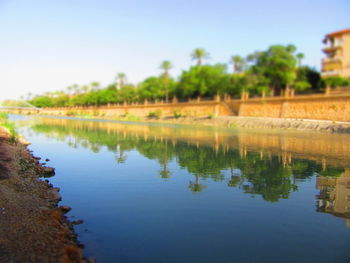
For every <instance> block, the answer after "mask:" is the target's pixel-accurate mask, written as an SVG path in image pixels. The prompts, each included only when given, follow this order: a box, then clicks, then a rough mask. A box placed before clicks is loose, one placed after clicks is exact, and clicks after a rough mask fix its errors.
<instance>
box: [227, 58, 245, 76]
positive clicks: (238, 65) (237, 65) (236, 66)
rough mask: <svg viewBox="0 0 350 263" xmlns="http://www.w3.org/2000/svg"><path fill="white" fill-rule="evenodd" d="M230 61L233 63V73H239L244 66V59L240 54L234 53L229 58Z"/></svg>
mask: <svg viewBox="0 0 350 263" xmlns="http://www.w3.org/2000/svg"><path fill="white" fill-rule="evenodd" d="M230 63H231V64H232V65H233V73H241V72H243V70H244V68H245V60H244V58H242V57H241V56H238V55H235V56H232V57H231V59H230Z"/></svg>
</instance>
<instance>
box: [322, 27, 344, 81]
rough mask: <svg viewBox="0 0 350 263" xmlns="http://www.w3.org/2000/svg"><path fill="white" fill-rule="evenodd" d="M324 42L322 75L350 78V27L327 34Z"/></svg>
mask: <svg viewBox="0 0 350 263" xmlns="http://www.w3.org/2000/svg"><path fill="white" fill-rule="evenodd" d="M323 43H324V44H325V46H324V48H323V49H322V51H323V52H324V53H325V55H326V57H325V58H324V59H323V60H322V77H331V76H343V77H347V78H350V28H348V29H344V30H340V31H336V32H333V33H329V34H327V35H326V36H325V38H324V40H323Z"/></svg>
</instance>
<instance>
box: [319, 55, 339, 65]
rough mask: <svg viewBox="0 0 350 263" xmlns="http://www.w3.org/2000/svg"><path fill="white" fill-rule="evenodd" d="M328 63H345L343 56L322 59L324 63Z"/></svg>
mask: <svg viewBox="0 0 350 263" xmlns="http://www.w3.org/2000/svg"><path fill="white" fill-rule="evenodd" d="M327 63H343V58H342V57H340V56H336V57H328V58H324V59H322V64H327Z"/></svg>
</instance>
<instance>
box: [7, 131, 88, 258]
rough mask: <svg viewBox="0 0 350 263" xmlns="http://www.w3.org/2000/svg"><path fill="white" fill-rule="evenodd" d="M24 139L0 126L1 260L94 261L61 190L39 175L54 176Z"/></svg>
mask: <svg viewBox="0 0 350 263" xmlns="http://www.w3.org/2000/svg"><path fill="white" fill-rule="evenodd" d="M26 144H27V143H26V142H23V140H18V142H13V141H10V136H9V134H8V133H7V131H6V130H5V129H3V128H2V127H0V262H13V263H15V262H26V263H29V262H36V263H40V262H64V263H68V262H92V261H91V260H85V259H83V253H82V248H81V247H80V246H79V244H78V242H77V239H76V235H75V234H74V231H73V227H72V223H70V222H69V221H68V220H67V217H66V216H65V213H66V212H67V211H69V210H70V208H69V207H66V206H63V207H58V206H57V205H58V202H59V201H60V200H61V196H60V195H59V193H58V192H59V189H58V188H54V187H53V186H52V185H51V184H50V183H49V182H48V181H47V180H40V179H39V178H40V177H47V176H52V175H53V174H54V169H53V168H50V167H45V166H43V165H42V164H41V163H40V161H39V160H40V158H37V157H34V156H33V155H32V154H31V153H30V151H29V150H28V149H27V148H26Z"/></svg>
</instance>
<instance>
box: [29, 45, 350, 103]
mask: <svg viewBox="0 0 350 263" xmlns="http://www.w3.org/2000/svg"><path fill="white" fill-rule="evenodd" d="M191 58H192V60H195V61H196V65H193V66H191V67H190V68H189V69H187V70H183V71H182V73H181V74H180V76H178V78H174V76H172V75H171V72H170V71H171V69H172V68H173V65H172V63H171V62H170V61H168V60H165V61H163V62H162V63H161V64H160V67H159V68H160V69H161V70H162V72H161V74H160V75H159V76H151V77H148V78H146V79H145V80H143V81H142V82H141V83H139V84H137V85H134V84H131V83H128V81H127V78H126V74H125V73H118V74H117V75H116V81H115V82H114V83H111V84H109V85H107V86H106V87H102V86H101V85H100V83H98V82H92V83H90V84H88V85H81V86H79V85H77V84H74V85H71V86H69V87H67V88H66V90H63V91H56V92H47V93H45V94H43V95H37V96H34V97H31V98H28V101H29V102H30V103H31V104H33V105H34V106H37V107H66V106H92V105H95V106H100V105H106V104H115V103H125V102H126V103H134V102H138V103H142V102H144V101H145V100H150V101H156V100H163V101H165V102H168V101H169V100H170V99H172V98H174V97H176V98H178V99H180V100H186V99H192V98H197V97H206V98H213V97H214V96H216V95H221V96H222V95H224V94H228V95H230V96H231V97H233V98H239V97H241V96H244V95H247V94H249V96H273V95H281V94H284V93H290V94H292V93H294V92H295V91H297V92H298V93H316V92H321V91H323V90H324V88H325V87H336V86H345V85H349V81H348V80H347V79H345V78H342V77H330V78H326V79H322V78H321V77H320V73H319V72H318V71H317V70H315V69H313V68H311V67H309V66H306V65H303V64H302V60H303V59H304V55H303V54H302V53H297V52H296V47H295V46H294V45H286V46H283V45H272V46H270V47H269V48H268V49H266V50H263V51H256V52H254V53H252V54H249V55H248V56H246V57H241V56H239V55H234V56H232V57H231V58H230V60H229V63H217V64H213V65H212V64H204V61H206V60H208V59H209V58H210V54H209V53H208V52H207V51H206V50H205V49H203V48H196V49H195V50H193V52H192V53H191ZM230 64H231V65H232V67H231V66H230V67H228V66H229V65H230Z"/></svg>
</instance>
